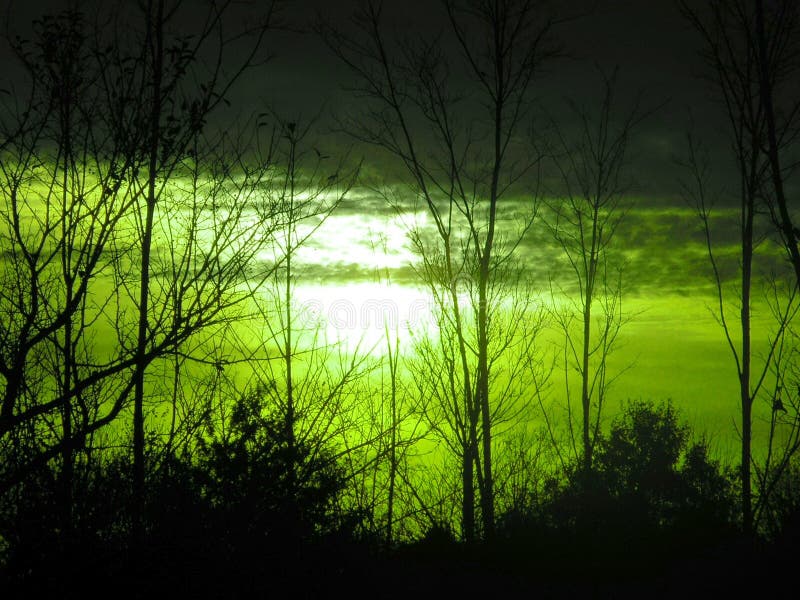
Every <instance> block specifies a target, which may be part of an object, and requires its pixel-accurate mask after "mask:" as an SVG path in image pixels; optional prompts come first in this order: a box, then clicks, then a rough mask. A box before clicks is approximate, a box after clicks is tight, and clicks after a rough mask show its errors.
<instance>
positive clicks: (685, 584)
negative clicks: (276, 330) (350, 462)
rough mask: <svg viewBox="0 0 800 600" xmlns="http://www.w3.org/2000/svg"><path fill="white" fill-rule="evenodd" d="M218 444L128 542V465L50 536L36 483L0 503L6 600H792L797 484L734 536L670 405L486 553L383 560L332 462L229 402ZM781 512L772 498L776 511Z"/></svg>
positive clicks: (635, 420)
mask: <svg viewBox="0 0 800 600" xmlns="http://www.w3.org/2000/svg"><path fill="white" fill-rule="evenodd" d="M228 425H229V426H228V427H227V428H226V432H225V435H214V434H213V432H212V433H211V435H206V436H205V437H204V438H203V439H201V440H198V443H197V444H196V446H195V453H194V455H193V456H191V457H189V456H187V457H183V458H180V459H179V458H178V457H175V456H170V457H169V458H168V460H164V461H161V463H160V465H161V466H160V468H159V469H158V470H157V471H154V472H150V473H149V480H148V486H147V489H148V497H147V499H146V504H145V506H146V511H145V515H144V516H143V522H144V528H143V530H144V531H143V533H142V537H141V538H140V539H133V537H132V535H131V531H132V522H131V519H132V517H131V510H130V508H129V507H130V505H131V501H132V499H131V497H130V490H131V482H130V479H129V473H130V468H129V463H128V460H127V457H126V456H124V455H118V456H115V457H114V458H113V459H110V460H108V461H106V462H104V463H102V465H101V466H99V467H98V468H97V469H96V470H94V471H92V472H91V473H90V474H89V478H88V481H87V484H86V486H85V487H84V489H85V494H84V495H83V496H82V497H80V498H75V499H74V501H75V505H74V520H73V523H74V525H73V530H72V531H71V532H69V534H68V535H67V534H65V532H63V531H62V530H60V529H59V525H58V524H59V522H60V521H59V516H60V512H59V510H60V507H59V503H58V500H59V488H58V485H57V484H58V482H57V479H56V477H55V474H54V473H53V472H51V471H50V470H49V469H42V470H41V471H40V472H39V473H37V475H36V477H32V478H29V479H28V480H27V481H26V482H25V483H24V484H23V485H21V486H18V487H17V488H15V489H14V490H13V493H9V494H6V495H5V496H4V497H3V499H2V500H3V504H2V507H1V508H2V514H1V515H0V518H2V522H0V525H1V526H2V536H3V537H2V540H3V544H4V546H3V548H2V550H3V555H2V561H3V562H2V572H0V577H2V579H0V585H1V586H2V587H0V589H2V590H3V597H5V598H11V597H55V596H58V597H62V598H63V597H94V596H96V595H98V594H104V595H110V596H113V597H147V598H153V597H166V596H172V597H219V598H266V597H283V596H281V595H282V594H287V595H286V596H285V597H293V598H296V597H329V596H334V595H345V596H347V597H414V596H418V597H419V596H421V597H431V596H438V595H446V596H448V597H449V596H451V595H453V594H458V595H461V596H468V597H469V596H478V595H483V594H497V593H503V594H516V593H527V592H531V593H538V594H540V595H541V596H544V597H548V596H549V597H572V596H583V597H644V596H646V597H687V596H688V597H694V596H709V597H711V596H713V595H717V594H722V593H731V594H734V593H735V594H739V593H741V592H742V591H744V590H746V589H752V590H757V591H759V592H767V591H770V590H775V591H777V590H781V589H782V587H783V586H785V585H789V586H791V587H790V588H789V589H796V588H795V586H794V585H793V579H794V569H795V567H796V565H795V563H796V557H797V556H798V555H800V553H798V551H800V543H798V535H799V534H800V510H799V507H800V498H798V497H797V495H796V494H794V493H793V491H796V490H797V489H798V488H797V481H798V476H797V472H796V471H792V475H790V476H789V477H788V478H787V481H786V482H785V485H784V489H785V491H784V492H783V495H782V496H781V505H780V509H779V510H778V511H775V513H774V514H776V515H777V516H776V517H775V518H774V519H773V521H772V522H770V523H767V524H766V525H765V527H764V528H763V530H762V531H761V532H760V533H759V535H758V536H757V537H756V538H754V539H745V538H744V537H743V536H742V534H741V533H740V530H739V527H738V523H737V521H736V515H737V504H736V503H737V494H736V489H735V486H734V483H733V482H734V481H735V477H734V473H731V472H726V471H725V470H724V469H723V468H722V467H721V466H720V465H719V463H717V462H716V461H714V460H712V459H710V458H709V456H708V451H707V447H706V445H705V443H704V442H702V441H701V442H692V441H691V435H690V431H689V430H688V428H687V427H686V426H685V425H682V424H681V423H680V422H679V420H678V417H677V415H676V413H675V411H674V410H673V409H672V407H671V406H670V405H669V404H664V405H659V406H654V405H651V404H645V403H631V404H629V405H628V407H627V408H626V410H625V412H624V413H623V414H622V415H621V416H620V417H619V418H618V419H617V420H616V421H615V422H614V424H613V425H612V427H611V430H610V432H609V433H608V435H607V436H605V437H604V439H603V441H602V444H601V445H600V447H599V451H598V453H597V456H596V464H595V467H594V469H593V470H592V472H591V473H586V472H584V471H581V470H579V469H578V468H571V469H567V470H566V472H565V473H563V474H561V476H559V477H558V478H557V479H553V480H552V481H549V482H545V483H544V484H543V485H542V489H541V490H538V491H537V493H536V494H532V495H531V501H530V502H528V503H526V504H524V505H521V506H518V507H516V508H514V509H511V510H508V511H506V512H505V514H503V515H502V516H501V518H500V521H499V523H498V531H497V535H496V538H495V539H493V540H486V541H483V542H481V543H476V544H474V545H466V544H463V543H461V542H458V541H457V540H456V539H455V537H454V536H453V535H452V533H451V532H450V531H449V529H448V528H447V527H445V526H441V527H432V528H431V529H430V530H429V531H427V532H426V533H425V534H424V535H422V536H421V537H420V539H417V540H410V541H406V542H404V543H401V544H396V545H395V546H394V547H392V548H387V547H386V546H385V544H383V542H382V539H381V535H380V532H375V531H371V530H370V529H369V527H368V526H367V525H366V524H367V523H369V522H371V520H370V519H369V518H368V517H369V516H370V515H366V514H362V513H360V512H359V511H356V510H353V509H348V508H347V503H345V502H344V501H343V500H344V498H345V497H346V494H345V492H346V489H347V481H346V478H345V477H344V471H343V470H342V469H341V468H340V467H339V466H338V465H337V460H336V459H335V456H334V455H333V454H326V453H324V452H319V451H318V449H316V450H315V451H314V452H312V451H311V448H310V447H306V446H304V445H302V444H287V443H286V441H287V436H286V435H285V432H286V430H285V428H284V427H282V426H281V421H280V420H277V419H270V418H266V419H264V418H262V417H261V415H260V413H259V411H258V410H257V406H256V405H254V404H251V403H250V404H249V403H248V402H243V403H241V404H240V405H239V406H238V407H237V409H236V411H234V414H233V416H232V417H231V420H230V423H229V424H228ZM779 496H780V495H779Z"/></svg>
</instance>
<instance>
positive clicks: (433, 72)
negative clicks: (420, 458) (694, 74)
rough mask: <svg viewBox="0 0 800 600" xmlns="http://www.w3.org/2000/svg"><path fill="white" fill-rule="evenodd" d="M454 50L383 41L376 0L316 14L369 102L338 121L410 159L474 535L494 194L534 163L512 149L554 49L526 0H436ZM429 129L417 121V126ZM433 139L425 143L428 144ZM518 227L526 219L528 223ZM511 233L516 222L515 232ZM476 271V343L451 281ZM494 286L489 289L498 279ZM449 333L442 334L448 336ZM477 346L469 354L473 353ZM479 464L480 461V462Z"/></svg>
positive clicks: (482, 473) (506, 251) (481, 472)
mask: <svg viewBox="0 0 800 600" xmlns="http://www.w3.org/2000/svg"><path fill="white" fill-rule="evenodd" d="M442 8H443V10H444V12H445V13H446V16H447V23H448V26H449V30H450V33H451V34H452V36H453V37H454V40H455V43H456V45H457V47H458V48H459V50H460V56H459V59H460V60H459V61H458V62H457V63H453V64H451V62H449V61H448V58H447V57H446V56H445V55H444V52H443V50H442V48H441V47H440V45H439V44H438V43H437V41H424V40H422V41H419V40H416V41H414V42H401V43H399V45H398V44H393V42H391V41H390V40H388V39H387V38H386V37H385V35H384V31H383V26H382V21H381V17H382V8H381V6H380V5H379V3H377V2H370V3H368V4H367V5H366V6H365V8H364V9H363V10H362V11H361V12H359V13H358V14H357V15H356V16H355V21H354V23H355V25H356V26H357V27H358V29H359V34H360V35H358V36H356V37H350V36H347V35H345V34H343V33H341V32H338V31H335V30H332V29H331V28H329V27H326V26H324V25H322V26H321V27H320V29H321V33H322V34H323V36H324V39H325V40H326V42H327V43H328V45H329V47H330V48H331V50H332V51H333V52H334V53H335V54H336V55H337V56H338V57H339V58H340V59H341V60H342V61H343V62H344V63H345V64H346V65H348V66H349V67H350V69H351V70H352V72H353V73H354V74H355V75H356V76H357V77H358V80H359V84H358V91H359V93H361V94H362V95H363V96H366V97H367V98H369V99H370V100H371V101H372V102H373V105H372V108H370V109H368V110H369V112H368V113H367V114H366V115H364V116H361V117H359V118H357V119H353V120H352V121H350V122H348V123H346V124H344V129H345V131H347V132H348V133H349V134H351V135H353V136H354V137H355V138H357V139H359V140H361V141H363V142H366V143H368V144H372V145H376V146H378V147H381V148H383V149H385V150H387V151H388V152H390V153H391V154H393V155H394V156H395V157H396V158H397V159H398V160H399V162H400V164H401V165H402V166H403V167H404V168H405V169H406V171H407V173H408V175H409V177H410V179H411V182H412V186H413V189H414V193H415V195H416V197H417V198H419V199H420V200H421V202H422V203H423V205H424V209H425V210H426V212H427V214H428V215H429V216H430V217H431V218H432V220H433V224H434V228H435V237H434V238H433V239H430V240H428V239H425V238H424V237H423V236H421V235H419V236H417V239H416V240H415V246H416V247H417V248H418V249H420V250H423V251H424V252H426V253H427V256H423V257H422V259H423V267H422V268H423V269H428V270H429V274H433V273H435V276H434V277H430V278H428V280H427V281H428V283H429V285H430V286H431V288H432V289H431V291H432V293H433V294H434V296H435V297H437V298H438V299H440V300H444V302H439V305H440V306H441V307H446V309H447V312H446V313H443V315H444V314H446V319H448V321H449V325H450V328H451V334H452V336H453V337H452V338H450V342H452V344H453V345H452V346H449V351H450V352H454V353H455V354H454V355H453V360H452V361H450V364H449V368H448V371H445V372H446V373H448V374H449V376H451V377H452V378H453V381H452V384H453V385H452V386H451V392H452V393H454V394H455V396H452V401H448V402H447V404H448V405H450V406H452V407H454V409H455V407H456V406H457V407H458V408H457V411H458V415H459V416H457V417H456V415H455V414H454V415H453V417H454V418H457V421H458V424H457V430H458V431H460V433H459V436H460V438H461V441H460V442H459V444H458V446H459V447H460V450H459V454H460V459H461V475H462V486H461V488H462V496H463V498H462V518H461V520H462V534H463V536H464V538H465V539H467V540H470V541H471V540H473V539H474V538H475V532H474V522H475V497H474V490H475V479H476V477H475V474H476V472H477V473H478V477H477V479H478V483H479V488H480V509H481V518H482V524H483V534H484V536H485V537H487V538H491V537H492V535H493V531H494V521H495V510H494V484H493V474H492V413H493V409H492V399H491V398H490V389H489V383H490V380H491V373H490V369H491V364H490V363H491V360H490V356H489V347H490V344H491V340H490V339H489V337H490V321H491V314H492V312H493V307H492V306H491V303H490V296H491V288H492V283H493V281H494V279H495V278H496V268H497V267H498V265H501V264H503V263H504V262H506V261H508V260H509V259H510V258H511V256H512V255H513V251H514V248H515V247H516V244H515V243H514V241H513V240H514V239H515V238H514V237H513V235H511V236H510V237H509V239H510V240H511V241H510V242H506V243H503V241H502V240H500V241H499V240H498V237H499V234H498V210H499V204H500V200H501V198H502V197H503V196H504V195H506V194H507V193H508V192H509V190H510V189H512V188H513V186H514V185H515V184H517V183H518V182H520V180H522V179H523V178H525V177H526V176H529V175H530V174H531V172H532V171H533V170H534V167H535V166H536V165H537V164H538V159H537V158H536V157H534V158H529V156H530V155H529V154H527V152H529V150H530V149H525V150H522V149H521V148H519V144H518V136H517V134H518V133H519V130H520V128H521V127H523V126H524V124H525V118H526V115H527V114H528V109H529V107H530V99H531V91H532V84H533V80H534V75H535V74H537V73H538V69H539V67H540V65H541V63H542V62H543V61H544V60H545V59H547V58H549V57H551V56H552V55H553V54H554V52H553V47H552V44H551V35H550V34H551V30H552V26H553V21H552V20H551V19H550V18H549V16H548V15H545V14H543V12H542V10H541V8H540V6H539V5H538V4H537V3H535V2H532V1H511V0H509V1H503V2H497V3H492V4H490V3H478V2H475V3H460V2H454V1H444V2H442ZM452 69H458V70H457V71H455V73H456V74H457V75H458V76H464V77H466V78H468V79H469V80H470V81H471V82H472V84H473V85H474V88H473V89H472V90H471V91H472V92H473V95H471V96H459V95H457V94H456V93H455V91H454V90H455V86H454V85H453V84H452V82H451V80H450V78H449V76H450V75H451V73H453V71H452ZM423 128H424V129H423ZM429 149H430V150H429ZM523 229H524V227H523ZM517 233H518V232H517ZM466 279H471V280H472V281H474V290H475V294H474V296H473V297H472V300H474V306H473V309H474V311H473V315H472V318H473V319H474V343H472V344H471V343H470V341H469V340H468V339H467V337H466V336H467V329H468V323H467V321H466V319H467V318H468V317H467V316H466V315H465V314H463V311H462V307H461V300H460V298H459V295H460V293H461V292H460V290H459V289H458V283H459V282H460V281H461V282H463V281H465V280H466ZM495 289H496V288H495ZM448 344H449V343H448ZM473 353H474V361H471V360H470V355H471V354H473ZM476 469H477V471H476Z"/></svg>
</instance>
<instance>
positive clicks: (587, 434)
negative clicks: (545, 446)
mask: <svg viewBox="0 0 800 600" xmlns="http://www.w3.org/2000/svg"><path fill="white" fill-rule="evenodd" d="M616 77H617V73H616V72H614V73H613V74H612V75H611V76H610V77H609V76H605V75H604V76H603V90H602V93H601V94H600V96H599V105H598V107H597V109H596V111H595V110H592V109H588V108H585V107H583V108H582V107H579V106H576V105H575V104H572V113H573V115H574V117H575V122H576V123H577V124H578V127H579V131H578V133H577V134H576V135H577V139H576V140H574V141H572V140H570V139H568V136H567V135H565V134H564V132H563V131H562V130H561V129H560V128H559V127H556V128H555V131H556V136H557V141H556V153H555V164H556V168H557V170H558V173H559V174H560V178H561V182H562V184H563V187H564V192H563V199H562V200H559V201H554V202H551V205H550V207H549V208H550V212H551V214H552V216H551V217H550V218H549V220H548V223H547V224H548V227H549V229H550V231H551V232H552V234H553V237H554V238H555V240H556V241H557V242H558V245H559V246H560V247H561V249H562V251H563V253H564V256H565V257H566V259H567V262H568V264H569V269H570V271H571V275H572V278H571V280H572V285H576V286H577V291H578V297H577V299H575V300H574V301H573V302H572V304H571V306H570V308H567V309H564V310H559V309H555V317H556V321H557V322H558V324H559V326H560V327H561V329H562V331H563V333H564V339H565V343H564V360H563V363H564V373H565V384H566V394H567V406H568V412H569V420H568V424H569V428H570V436H571V440H572V448H573V450H574V451H575V456H576V458H578V456H579V455H580V456H581V460H582V463H583V469H584V471H585V472H587V473H588V472H590V471H591V469H592V454H593V448H594V445H595V442H596V440H597V439H598V434H599V431H600V424H601V416H602V412H603V405H604V402H605V400H606V393H607V390H608V388H609V387H610V386H611V384H612V383H613V382H614V380H615V379H616V378H617V377H619V375H620V374H621V373H611V372H609V369H608V359H609V357H610V355H611V354H612V353H613V351H614V349H615V346H616V342H617V337H618V335H619V332H620V329H621V328H622V326H623V324H624V323H625V321H626V320H627V317H626V315H625V314H624V312H623V310H622V290H623V285H622V269H623V266H624V265H623V264H621V263H620V262H619V261H618V262H617V263H616V264H615V263H614V259H613V258H612V256H611V255H610V254H611V251H612V250H613V244H614V242H615V234H616V233H617V229H618V227H619V225H620V223H621V222H622V220H623V219H624V217H625V214H626V213H627V211H628V209H629V208H630V203H629V202H628V201H627V199H626V197H625V193H626V192H627V190H628V187H629V182H628V181H627V179H626V168H627V166H628V162H629V152H628V149H629V143H630V139H631V135H632V133H633V130H634V128H635V126H636V125H637V124H638V123H639V122H640V121H641V120H642V119H643V118H644V117H645V116H647V113H646V112H644V111H643V110H642V109H641V108H640V107H639V101H638V100H635V101H634V106H633V108H632V109H631V110H630V111H628V112H627V114H626V115H624V116H623V117H622V118H621V119H618V118H617V116H616V114H615V113H616V110H617V109H616V107H615V104H616V102H615V97H614V96H615V94H614V92H615V89H614V88H615V85H616ZM562 294H566V295H567V296H569V295H570V292H568V291H564V290H562ZM576 318H577V321H578V330H577V331H576V330H575V327H574V325H573V323H574V321H575V319H576ZM572 372H577V373H578V375H579V377H580V386H581V390H580V407H581V412H580V415H581V416H580V422H581V428H580V431H581V434H580V440H581V443H580V444H576V441H575V437H576V436H575V435H574V430H573V416H572V411H571V408H570V407H571V387H570V382H569V378H570V375H569V374H570V373H572ZM579 445H580V448H581V450H580V452H579V451H578V446H579Z"/></svg>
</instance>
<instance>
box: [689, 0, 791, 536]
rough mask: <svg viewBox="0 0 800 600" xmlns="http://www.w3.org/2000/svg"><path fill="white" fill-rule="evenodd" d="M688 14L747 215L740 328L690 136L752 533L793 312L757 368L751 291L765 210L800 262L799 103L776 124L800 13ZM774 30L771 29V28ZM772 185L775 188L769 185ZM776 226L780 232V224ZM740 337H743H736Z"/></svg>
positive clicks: (751, 7) (724, 6) (742, 5)
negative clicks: (761, 423) (790, 204)
mask: <svg viewBox="0 0 800 600" xmlns="http://www.w3.org/2000/svg"><path fill="white" fill-rule="evenodd" d="M680 6H681V9H682V11H683V14H684V15H685V17H686V18H687V19H688V20H689V22H690V23H691V24H692V25H693V27H694V28H695V29H696V30H697V32H698V33H699V34H700V36H701V38H702V40H703V43H704V46H705V49H704V58H705V59H706V62H707V64H708V66H709V67H710V68H711V73H712V81H713V83H714V85H715V87H716V89H717V91H718V92H719V95H720V97H721V100H722V102H723V106H724V108H725V115H726V117H727V121H728V125H729V128H730V134H731V138H732V142H733V149H734V158H735V165H736V172H737V174H738V177H739V190H738V194H739V220H740V247H741V256H740V271H739V275H740V283H739V285H740V288H739V292H738V293H737V303H738V304H739V307H740V311H739V314H738V317H739V318H738V321H739V323H738V331H737V335H736V336H735V338H734V336H733V333H732V332H733V326H732V325H731V324H730V322H729V319H726V317H725V298H724V294H723V285H722V284H723V276H722V275H721V272H720V267H719V265H718V261H717V260H716V259H715V257H714V254H713V246H712V238H711V226H710V212H709V211H710V205H711V203H710V198H709V197H708V191H707V189H706V187H707V181H706V180H705V177H706V171H707V169H708V165H707V159H705V158H704V157H702V156H701V155H699V153H698V149H697V148H696V144H695V143H694V142H693V140H690V146H691V147H690V160H689V163H690V166H691V172H692V176H693V180H694V182H693V190H692V195H693V197H694V198H695V199H696V202H697V205H698V207H699V215H700V218H701V221H702V223H703V227H704V230H705V232H706V241H707V246H708V251H709V256H710V258H711V261H712V268H713V271H714V278H715V282H716V285H717V290H718V317H719V319H720V321H721V323H722V326H723V328H724V330H725V334H726V338H727V340H728V344H729V346H730V349H731V352H732V353H733V357H734V360H735V362H736V367H737V371H738V376H739V388H740V394H739V395H740V410H741V431H740V433H741V442H742V443H741V488H742V492H741V493H742V524H743V527H744V530H745V532H746V533H747V534H751V533H752V532H753V524H754V513H753V498H752V462H753V452H752V418H753V416H752V415H753V402H754V400H755V398H756V396H757V395H758V393H759V390H760V389H761V388H762V385H763V382H764V378H765V376H766V372H767V369H768V368H769V363H770V362H771V361H772V359H773V356H774V352H775V348H776V346H777V345H779V344H780V339H781V338H782V333H783V331H784V329H785V327H786V322H785V318H786V315H785V314H784V316H783V317H782V318H781V319H779V320H778V322H777V323H776V325H777V327H778V332H779V335H775V336H774V337H773V339H772V343H771V344H770V349H769V352H768V356H767V359H766V360H765V363H764V365H763V368H759V369H758V370H757V371H754V368H753V361H752V354H753V349H752V322H751V315H752V288H753V284H754V277H755V275H754V269H755V268H756V267H757V262H756V261H755V258H756V257H757V256H758V251H759V248H760V247H762V246H764V245H766V244H767V243H768V241H766V238H767V237H768V235H769V232H768V231H766V230H765V229H764V227H763V223H762V221H763V219H762V215H764V214H765V213H766V214H769V215H770V216H771V218H772V222H773V224H777V225H778V228H779V232H780V235H781V238H782V241H783V243H784V246H785V249H786V252H787V254H788V256H789V258H790V261H791V264H792V265H793V267H794V268H795V269H797V266H798V265H800V263H798V262H797V247H796V243H797V239H796V236H795V234H794V232H793V229H792V225H791V219H790V215H789V213H788V208H787V206H786V199H785V195H784V189H783V181H784V179H785V178H786V177H787V176H788V175H789V174H790V172H791V168H789V169H788V170H787V169H786V168H785V167H781V165H780V154H781V152H783V151H785V150H787V149H788V148H789V147H790V145H791V144H792V143H793V142H794V138H795V136H796V133H797V118H798V107H800V105H798V104H790V105H789V110H788V111H787V112H786V113H784V114H783V115H782V121H781V125H780V127H778V125H777V121H776V119H777V112H776V107H775V101H776V97H775V93H776V92H777V90H778V88H779V87H780V85H781V84H782V83H786V82H787V80H786V77H787V76H789V74H790V73H791V72H792V71H793V70H796V57H795V55H794V54H793V50H792V48H793V44H795V43H796V40H794V37H796V36H794V37H793V36H792V35H791V32H792V31H795V30H796V29H795V28H796V23H797V10H796V6H794V3H789V2H777V3H775V4H774V6H772V7H771V9H770V11H769V17H770V18H769V19H768V20H767V19H765V14H766V13H765V11H764V7H763V3H762V2H761V1H760V0H756V1H755V2H750V1H748V0H738V1H737V2H712V3H710V5H709V6H708V7H704V8H703V9H699V8H694V7H691V6H689V5H688V3H685V2H681V3H680ZM768 29H769V31H768ZM770 186H771V187H770ZM773 230H774V229H773ZM734 339H737V340H738V339H740V340H741V341H740V342H735V341H734Z"/></svg>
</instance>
